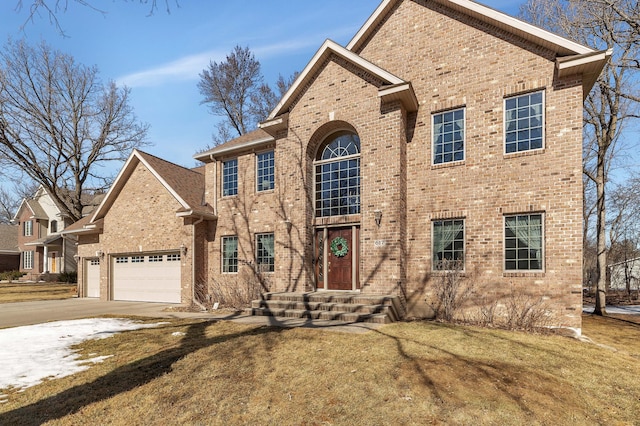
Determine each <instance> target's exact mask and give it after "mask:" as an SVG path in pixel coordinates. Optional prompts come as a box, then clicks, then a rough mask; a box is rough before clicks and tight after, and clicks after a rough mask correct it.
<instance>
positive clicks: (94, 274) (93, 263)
mask: <svg viewBox="0 0 640 426" xmlns="http://www.w3.org/2000/svg"><path fill="white" fill-rule="evenodd" d="M85 271H86V272H85V273H86V281H85V282H86V283H87V288H86V293H85V297H100V259H87V260H86V261H85Z"/></svg>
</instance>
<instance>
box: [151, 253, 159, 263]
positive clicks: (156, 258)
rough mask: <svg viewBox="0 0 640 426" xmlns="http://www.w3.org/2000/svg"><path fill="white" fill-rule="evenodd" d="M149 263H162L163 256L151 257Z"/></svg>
mask: <svg viewBox="0 0 640 426" xmlns="http://www.w3.org/2000/svg"><path fill="white" fill-rule="evenodd" d="M149 262H162V255H161V254H160V255H153V256H149Z"/></svg>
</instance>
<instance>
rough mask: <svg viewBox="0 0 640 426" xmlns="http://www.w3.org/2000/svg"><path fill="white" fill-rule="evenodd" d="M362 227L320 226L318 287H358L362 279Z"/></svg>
mask: <svg viewBox="0 0 640 426" xmlns="http://www.w3.org/2000/svg"><path fill="white" fill-rule="evenodd" d="M358 234H359V233H358V227H356V226H349V227H340V228H321V229H316V253H317V256H316V282H317V287H318V289H325V290H356V289H358V288H360V284H359V280H358V236H359V235H358Z"/></svg>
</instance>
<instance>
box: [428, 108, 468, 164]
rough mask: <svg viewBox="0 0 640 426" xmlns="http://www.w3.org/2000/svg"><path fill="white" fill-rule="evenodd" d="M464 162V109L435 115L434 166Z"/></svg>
mask: <svg viewBox="0 0 640 426" xmlns="http://www.w3.org/2000/svg"><path fill="white" fill-rule="evenodd" d="M462 160H464V108H460V109H457V110H454V111H447V112H443V113H439V114H434V115H433V164H442V163H450V162H452V161H462Z"/></svg>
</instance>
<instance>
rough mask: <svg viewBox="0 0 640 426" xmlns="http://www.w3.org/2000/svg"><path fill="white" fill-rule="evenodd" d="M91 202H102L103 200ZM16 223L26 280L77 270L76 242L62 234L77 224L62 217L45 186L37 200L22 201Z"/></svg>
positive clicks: (88, 208)
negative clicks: (70, 226)
mask: <svg viewBox="0 0 640 426" xmlns="http://www.w3.org/2000/svg"><path fill="white" fill-rule="evenodd" d="M87 198H88V199H89V200H93V199H95V202H98V201H100V200H101V196H87ZM86 204H87V207H86V208H85V210H86V211H87V212H88V211H91V209H92V208H93V207H94V206H93V204H92V203H91V202H87V203H86ZM12 222H13V223H14V224H16V225H17V229H18V232H17V236H18V249H19V252H20V262H19V263H20V265H19V266H20V271H21V272H24V273H25V279H28V280H39V279H41V278H43V277H44V276H46V275H49V274H59V273H62V272H73V271H75V270H76V260H75V258H74V256H75V254H76V238H75V236H71V237H70V238H67V237H66V236H65V235H64V234H63V233H62V231H64V230H65V228H66V227H67V226H69V225H70V224H72V223H73V221H72V220H71V219H70V218H69V217H68V216H66V215H64V214H63V213H62V210H61V209H60V207H59V206H58V205H57V203H56V202H55V201H54V200H53V198H52V197H51V195H50V194H49V192H48V191H47V190H46V189H45V188H44V187H43V186H40V187H39V188H38V190H37V191H36V193H35V194H34V196H33V197H31V198H25V199H23V200H22V203H21V204H20V207H19V208H18V211H17V212H16V214H15V216H14V218H13V220H12Z"/></svg>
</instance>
